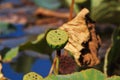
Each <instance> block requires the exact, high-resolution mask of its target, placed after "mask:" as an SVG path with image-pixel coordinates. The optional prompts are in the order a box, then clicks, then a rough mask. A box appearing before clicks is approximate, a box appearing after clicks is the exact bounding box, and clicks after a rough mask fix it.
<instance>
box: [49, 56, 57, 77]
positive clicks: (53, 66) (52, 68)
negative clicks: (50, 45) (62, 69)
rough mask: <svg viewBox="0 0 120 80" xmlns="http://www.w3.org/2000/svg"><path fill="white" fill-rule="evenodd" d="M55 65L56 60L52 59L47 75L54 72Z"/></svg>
mask: <svg viewBox="0 0 120 80" xmlns="http://www.w3.org/2000/svg"><path fill="white" fill-rule="evenodd" d="M55 64H56V58H54V60H53V64H52V66H51V69H50V72H49V75H50V74H52V72H53V70H54V68H55Z"/></svg>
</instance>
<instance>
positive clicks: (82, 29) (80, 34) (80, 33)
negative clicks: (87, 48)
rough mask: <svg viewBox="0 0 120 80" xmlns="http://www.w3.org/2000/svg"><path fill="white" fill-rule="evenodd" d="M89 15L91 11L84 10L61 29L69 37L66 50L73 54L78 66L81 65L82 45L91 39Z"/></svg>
mask: <svg viewBox="0 0 120 80" xmlns="http://www.w3.org/2000/svg"><path fill="white" fill-rule="evenodd" d="M88 13H89V10H88V9H86V8H84V9H82V10H81V11H80V13H78V15H77V16H76V17H75V18H74V19H73V20H71V21H69V22H68V23H65V24H63V25H62V26H61V27H60V29H62V30H65V31H66V32H67V33H68V36H69V40H68V43H67V44H66V46H65V49H66V50H68V51H70V52H71V53H72V55H73V56H74V58H75V61H76V62H77V64H78V65H81V64H80V62H79V58H80V55H81V52H80V51H81V50H82V49H83V48H84V47H83V46H82V45H81V44H82V43H83V42H87V41H88V40H89V37H90V32H89V30H88V27H87V24H86V20H85V16H86V15H87V14H88Z"/></svg>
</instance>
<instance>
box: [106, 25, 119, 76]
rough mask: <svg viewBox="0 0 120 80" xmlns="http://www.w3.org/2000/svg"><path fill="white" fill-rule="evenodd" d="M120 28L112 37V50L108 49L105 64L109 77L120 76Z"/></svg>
mask: <svg viewBox="0 0 120 80" xmlns="http://www.w3.org/2000/svg"><path fill="white" fill-rule="evenodd" d="M118 37H120V27H117V28H116V29H115V31H114V33H113V35H112V43H111V46H110V48H109V49H108V51H107V53H106V58H105V60H106V63H105V65H106V66H105V67H104V68H105V69H106V74H107V73H108V75H114V74H116V75H120V69H119V66H120V62H119V59H120V39H119V38H118Z"/></svg>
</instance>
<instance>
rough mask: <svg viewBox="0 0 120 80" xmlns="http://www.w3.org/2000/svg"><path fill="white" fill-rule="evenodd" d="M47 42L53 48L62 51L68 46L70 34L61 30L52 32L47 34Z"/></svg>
mask: <svg viewBox="0 0 120 80" xmlns="http://www.w3.org/2000/svg"><path fill="white" fill-rule="evenodd" d="M46 40H47V43H48V45H49V46H50V47H51V48H53V49H56V50H60V49H62V48H63V47H64V46H65V45H66V43H67V41H68V34H67V33H66V32H65V31H63V30H60V29H57V30H51V31H49V32H48V33H47V36H46Z"/></svg>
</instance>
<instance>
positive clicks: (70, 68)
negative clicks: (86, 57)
mask: <svg viewBox="0 0 120 80" xmlns="http://www.w3.org/2000/svg"><path fill="white" fill-rule="evenodd" d="M76 67H77V65H76V63H75V61H74V59H73V58H72V57H70V56H68V55H61V56H60V57H59V73H60V74H70V73H73V72H75V71H76Z"/></svg>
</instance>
